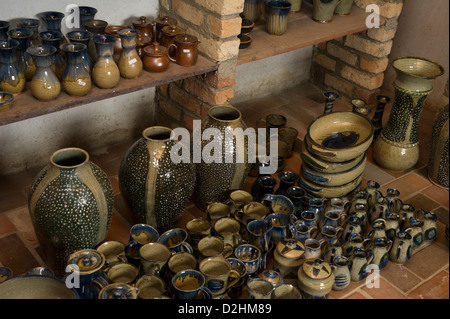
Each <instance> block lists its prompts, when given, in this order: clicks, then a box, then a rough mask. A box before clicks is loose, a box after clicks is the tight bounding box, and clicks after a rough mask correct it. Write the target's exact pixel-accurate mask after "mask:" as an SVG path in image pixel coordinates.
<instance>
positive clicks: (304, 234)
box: [294, 224, 319, 244]
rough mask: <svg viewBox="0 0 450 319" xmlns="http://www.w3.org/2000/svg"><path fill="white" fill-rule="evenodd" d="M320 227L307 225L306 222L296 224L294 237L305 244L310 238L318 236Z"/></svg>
mask: <svg viewBox="0 0 450 319" xmlns="http://www.w3.org/2000/svg"><path fill="white" fill-rule="evenodd" d="M318 231H319V229H318V228H317V226H315V225H313V226H307V225H305V224H297V225H296V226H295V231H294V234H295V235H294V238H295V239H296V240H299V241H300V242H302V243H303V244H304V243H305V241H306V240H307V239H309V238H316V236H317V233H318Z"/></svg>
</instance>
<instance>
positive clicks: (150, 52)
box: [143, 42, 170, 72]
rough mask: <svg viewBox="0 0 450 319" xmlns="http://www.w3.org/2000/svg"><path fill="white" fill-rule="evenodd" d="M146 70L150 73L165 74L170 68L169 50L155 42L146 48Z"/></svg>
mask: <svg viewBox="0 0 450 319" xmlns="http://www.w3.org/2000/svg"><path fill="white" fill-rule="evenodd" d="M144 52H145V57H144V60H143V62H144V68H145V69H146V70H147V71H149V72H164V71H165V70H167V69H168V68H169V65H170V60H169V55H168V51H167V48H166V47H165V46H162V45H160V44H159V43H158V42H154V43H153V44H152V45H148V46H146V47H145V48H144Z"/></svg>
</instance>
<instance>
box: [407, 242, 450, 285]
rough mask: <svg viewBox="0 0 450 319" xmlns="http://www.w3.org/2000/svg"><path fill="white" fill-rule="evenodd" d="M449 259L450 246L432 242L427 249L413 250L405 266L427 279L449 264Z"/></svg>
mask: <svg viewBox="0 0 450 319" xmlns="http://www.w3.org/2000/svg"><path fill="white" fill-rule="evenodd" d="M448 260H449V252H448V248H447V247H443V246H442V245H439V244H436V243H432V244H430V245H429V246H428V247H427V248H426V249H422V250H420V251H418V252H413V255H412V257H411V259H410V260H409V261H408V262H407V263H405V265H404V266H405V267H407V268H408V269H409V270H410V271H412V272H413V273H414V274H415V275H417V276H419V277H420V278H422V279H427V278H428V277H430V276H431V275H433V274H434V273H436V272H437V271H439V270H440V269H442V268H443V267H445V266H446V265H448Z"/></svg>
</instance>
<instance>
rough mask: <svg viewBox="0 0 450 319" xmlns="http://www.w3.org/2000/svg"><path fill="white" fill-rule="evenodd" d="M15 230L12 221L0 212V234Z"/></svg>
mask: <svg viewBox="0 0 450 319" xmlns="http://www.w3.org/2000/svg"><path fill="white" fill-rule="evenodd" d="M15 230H16V227H15V226H14V224H13V223H11V221H10V220H9V218H8V217H7V216H6V215H4V214H2V215H0V236H3V235H4V234H7V233H10V232H13V231H15Z"/></svg>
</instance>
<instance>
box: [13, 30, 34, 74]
mask: <svg viewBox="0 0 450 319" xmlns="http://www.w3.org/2000/svg"><path fill="white" fill-rule="evenodd" d="M8 34H9V36H10V38H11V39H14V40H17V41H18V42H19V47H18V49H17V53H18V61H17V63H18V64H19V67H20V68H21V69H22V72H23V73H24V74H25V80H27V81H30V80H31V79H32V78H33V74H34V71H35V70H36V66H35V65H34V63H33V59H32V58H31V56H30V55H29V54H28V53H27V51H26V50H27V49H28V47H29V46H30V44H31V38H32V37H33V31H31V30H29V29H25V28H20V29H12V30H9V31H8Z"/></svg>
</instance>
